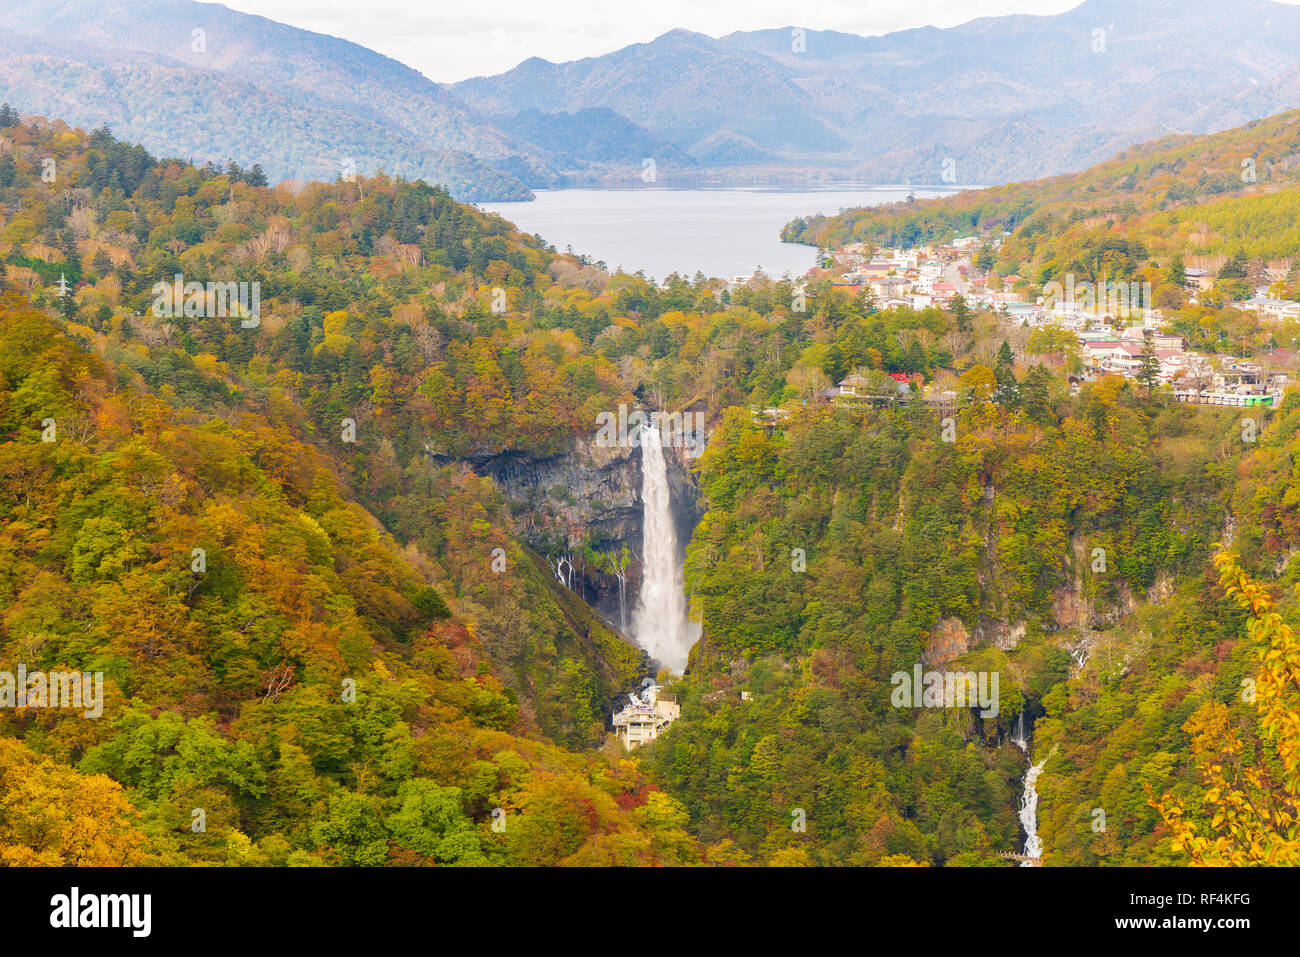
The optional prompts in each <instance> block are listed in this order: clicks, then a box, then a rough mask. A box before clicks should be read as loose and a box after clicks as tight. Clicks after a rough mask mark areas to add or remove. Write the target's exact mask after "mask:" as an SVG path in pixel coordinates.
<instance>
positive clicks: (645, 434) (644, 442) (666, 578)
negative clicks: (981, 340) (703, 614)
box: [632, 426, 694, 674]
mask: <svg viewBox="0 0 1300 957" xmlns="http://www.w3.org/2000/svg"><path fill="white" fill-rule="evenodd" d="M640 444H641V502H642V508H643V510H644V523H643V526H642V548H643V549H644V552H645V569H644V572H643V575H642V579H641V593H640V595H639V596H638V598H637V603H636V610H635V612H634V613H633V616H632V628H633V634H634V635H635V636H636V640H637V641H638V642H639V643H640V644H641V647H643V648H645V650H646V651H648V652H649V653H650V654H651V655H652V656H653V657H654V658H657V659H658V660H659V661H660V662H661V663H662V664H663V665H664V666H665V667H667V668H669V669H671V670H672V671H675V672H677V673H678V674H681V673H682V671H683V670H684V669H685V667H686V659H687V655H688V653H689V652H690V649H691V645H692V644H693V643H694V642H693V636H692V634H691V631H692V629H691V627H690V622H689V621H688V620H687V614H686V593H685V591H684V589H683V588H682V570H681V567H680V566H679V565H678V563H677V532H676V529H675V528H674V526H673V511H672V496H671V493H670V490H669V486H668V464H667V461H666V460H665V458H664V449H663V436H662V435H661V434H660V430H659V428H658V427H657V426H652V427H650V428H645V429H642V430H641V432H640Z"/></svg>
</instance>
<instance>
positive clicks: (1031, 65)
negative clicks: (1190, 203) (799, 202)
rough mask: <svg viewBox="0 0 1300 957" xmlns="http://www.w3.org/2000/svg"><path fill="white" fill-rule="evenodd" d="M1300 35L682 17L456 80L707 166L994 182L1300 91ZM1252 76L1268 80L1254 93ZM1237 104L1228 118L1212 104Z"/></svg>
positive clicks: (1208, 14)
mask: <svg viewBox="0 0 1300 957" xmlns="http://www.w3.org/2000/svg"><path fill="white" fill-rule="evenodd" d="M1297 50H1300V8H1297V7H1295V6H1290V5H1286V4H1280V3H1273V2H1268V0H1245V2H1243V3H1231V4H1229V3H1222V2H1217V0H1188V2H1172V0H1126V2H1117V0H1088V2H1086V3H1083V4H1081V5H1080V6H1079V7H1076V8H1075V9H1073V10H1070V11H1068V12H1066V13H1063V14H1059V15H1055V16H1027V15H1014V16H1003V17H990V18H982V19H978V20H972V21H970V22H969V23H966V24H962V25H960V26H957V27H952V28H949V29H937V28H934V27H923V28H918V29H913V30H904V31H900V32H897V33H890V34H886V35H884V36H874V37H863V36H857V35H854V34H846V33H838V32H834V31H816V30H807V31H803V30H799V29H797V28H795V27H785V28H781V29H773V30H760V31H753V32H739V33H733V34H729V35H727V36H724V37H721V38H720V39H713V38H711V37H708V36H704V35H702V34H697V33H690V32H688V31H685V30H674V31H672V32H670V33H667V34H664V35H663V36H661V37H659V38H657V39H655V40H654V41H652V42H650V43H643V44H634V45H632V46H629V47H626V48H624V49H622V50H619V51H616V52H614V53H611V54H608V55H606V56H601V57H594V58H588V59H583V60H576V61H572V62H569V63H560V64H554V63H549V62H547V61H545V60H540V59H537V58H533V59H531V60H527V61H525V62H524V63H521V64H520V65H519V66H518V67H516V68H515V69H514V70H511V71H508V72H506V73H503V74H501V75H498V76H493V77H478V78H474V79H470V80H466V81H463V82H461V83H457V84H454V85H452V87H451V89H452V90H453V91H454V92H455V93H456V94H457V95H458V96H459V97H460V98H461V99H462V100H463V101H464V102H466V103H467V104H468V105H469V106H470V107H472V108H477V109H478V110H480V111H482V112H485V113H507V112H512V111H518V110H525V109H537V110H541V111H552V112H554V111H560V110H570V111H572V110H579V109H590V108H599V107H607V108H609V109H612V110H614V111H615V112H617V113H619V114H621V115H623V116H624V117H626V118H628V119H630V120H631V121H633V122H635V123H637V124H639V125H642V126H644V127H645V128H646V129H647V130H648V131H650V132H651V133H653V134H656V135H659V136H662V137H663V138H664V139H666V140H668V141H669V142H671V143H673V144H674V145H675V146H676V147H678V148H679V149H681V150H683V151H684V152H686V153H688V154H690V155H691V156H693V157H695V158H696V159H697V160H698V161H699V162H701V163H704V164H710V163H717V164H720V165H726V164H728V163H766V164H774V163H775V164H784V165H787V166H790V167H799V166H807V165H817V166H821V167H823V168H829V169H834V170H837V171H839V172H841V173H842V174H844V175H847V176H852V177H854V178H859V179H863V180H868V181H875V182H898V181H903V182H916V183H940V182H957V183H997V182H1006V181H1009V180H1014V179H1021V178H1029V177H1036V176H1043V175H1051V174H1054V173H1060V172H1066V171H1070V170H1074V169H1079V168H1082V167H1085V166H1087V165H1089V164H1091V163H1095V162H1098V161H1100V160H1102V159H1105V158H1107V157H1109V156H1111V155H1113V154H1114V153H1116V152H1118V151H1119V150H1121V149H1124V148H1125V147H1127V146H1130V145H1132V144H1134V143H1138V142H1142V141H1144V140H1147V139H1151V138H1152V137H1155V136H1159V135H1162V134H1164V133H1168V132H1174V131H1188V132H1216V131H1217V130H1220V129H1225V128H1227V127H1229V126H1232V125H1234V124H1237V123H1241V122H1246V121H1249V120H1251V119H1258V118H1260V117H1262V116H1265V115H1268V114H1270V113H1275V112H1278V111H1279V110H1281V109H1287V108H1290V107H1295V106H1300V97H1297V96H1293V95H1292V90H1293V89H1295V87H1296V84H1295V83H1294V81H1292V83H1291V84H1290V85H1287V84H1286V83H1285V82H1284V81H1283V79H1282V78H1284V77H1285V76H1287V75H1288V74H1289V73H1290V72H1291V71H1293V70H1295V68H1296V67H1297V66H1298V65H1300V57H1298V56H1297V54H1296V52H1295V51H1297ZM1275 82H1279V83H1282V85H1281V86H1280V87H1279V86H1274V85H1273V84H1274V83H1275ZM1257 88H1265V89H1268V90H1269V91H1270V92H1271V95H1263V94H1259V95H1251V93H1250V91H1253V90H1255V89H1257ZM1297 92H1300V90H1298V91H1297ZM1228 102H1231V103H1232V104H1233V109H1232V111H1231V116H1230V117H1229V116H1224V117H1217V116H1215V115H1214V114H1213V113H1211V112H1207V111H1206V107H1207V105H1208V104H1211V103H1228Z"/></svg>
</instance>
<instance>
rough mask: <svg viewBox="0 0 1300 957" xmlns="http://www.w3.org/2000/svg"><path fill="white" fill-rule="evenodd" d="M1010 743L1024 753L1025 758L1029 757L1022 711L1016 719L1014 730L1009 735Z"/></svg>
mask: <svg viewBox="0 0 1300 957" xmlns="http://www.w3.org/2000/svg"><path fill="white" fill-rule="evenodd" d="M1011 743H1012V744H1014V745H1015V746H1016V747H1017V748H1019V749H1020V750H1021V751H1023V752H1025V757H1028V756H1029V740H1028V739H1027V738H1026V737H1025V713H1024V712H1023V711H1022V712H1020V715H1019V716H1018V717H1017V718H1016V730H1015V731H1013V732H1012V734H1011Z"/></svg>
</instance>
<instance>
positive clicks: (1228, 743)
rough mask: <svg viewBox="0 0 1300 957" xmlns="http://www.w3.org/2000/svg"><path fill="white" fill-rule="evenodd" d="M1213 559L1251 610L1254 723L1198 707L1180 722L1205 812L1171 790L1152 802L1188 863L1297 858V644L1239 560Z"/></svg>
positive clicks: (1227, 585)
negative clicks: (1201, 785) (1248, 726)
mask: <svg viewBox="0 0 1300 957" xmlns="http://www.w3.org/2000/svg"><path fill="white" fill-rule="evenodd" d="M1214 563H1215V566H1216V567H1217V568H1218V569H1219V582H1220V584H1221V585H1222V586H1223V588H1224V589H1225V590H1226V591H1227V593H1228V595H1230V596H1231V597H1232V598H1234V599H1235V600H1236V601H1237V602H1238V603H1239V604H1240V605H1241V606H1242V607H1243V608H1245V609H1246V610H1247V611H1249V612H1250V624H1249V627H1248V634H1249V636H1250V640H1251V642H1252V644H1253V645H1254V646H1255V651H1256V654H1257V656H1258V658H1259V670H1258V673H1257V674H1256V676H1255V679H1254V703H1255V707H1256V709H1257V712H1258V725H1257V727H1256V729H1254V731H1249V730H1243V729H1242V728H1240V727H1238V726H1237V725H1236V724H1234V723H1233V722H1232V721H1231V713H1230V712H1229V710H1228V708H1227V707H1225V706H1224V705H1223V704H1220V703H1219V702H1217V701H1210V702H1207V703H1206V704H1204V705H1202V706H1201V707H1200V708H1198V709H1197V710H1196V712H1195V713H1194V714H1193V715H1192V716H1191V718H1189V719H1188V721H1187V723H1186V724H1185V725H1184V726H1183V730H1185V731H1186V732H1187V733H1188V734H1190V735H1191V736H1192V754H1193V757H1194V758H1195V759H1196V762H1197V765H1198V767H1199V769H1200V772H1201V777H1202V779H1203V780H1204V782H1205V793H1204V795H1203V798H1202V802H1201V804H1202V808H1203V811H1202V813H1201V814H1198V815H1191V814H1189V813H1188V811H1187V809H1186V808H1185V807H1184V805H1183V803H1182V802H1181V801H1178V800H1176V799H1174V798H1172V797H1170V796H1169V795H1168V794H1166V795H1165V796H1164V797H1163V798H1161V799H1158V800H1152V802H1151V805H1152V807H1154V808H1155V809H1156V810H1157V811H1158V812H1159V813H1160V816H1161V817H1162V818H1163V819H1164V822H1165V826H1166V827H1168V828H1169V830H1170V833H1171V834H1172V835H1173V843H1172V846H1173V849H1174V850H1175V851H1183V852H1186V853H1187V854H1188V855H1189V856H1190V857H1191V859H1192V863H1193V864H1197V865H1207V866H1225V865H1226V866H1242V865H1253V864H1300V823H1298V822H1300V640H1298V639H1297V638H1296V636H1295V634H1294V633H1293V632H1292V630H1291V627H1290V626H1289V625H1287V624H1286V623H1285V622H1284V621H1283V620H1282V616H1281V615H1280V614H1279V613H1278V612H1277V611H1276V609H1275V604H1276V603H1275V602H1274V600H1273V598H1272V596H1270V595H1269V593H1268V591H1267V589H1266V587H1265V586H1264V585H1263V584H1262V583H1261V582H1258V581H1256V580H1254V579H1253V578H1251V577H1250V575H1249V574H1247V573H1246V572H1245V571H1244V570H1243V569H1242V567H1241V565H1240V564H1239V563H1238V561H1237V558H1236V556H1234V555H1230V554H1229V553H1227V552H1226V551H1221V552H1219V554H1217V555H1216V556H1215V558H1214ZM1248 690H1249V685H1248V686H1247V691H1248ZM1244 693H1245V692H1244ZM1246 700H1247V701H1249V700H1250V696H1249V694H1247V696H1246ZM1205 813H1208V814H1210V818H1209V820H1208V821H1206V820H1205V819H1204V814H1205Z"/></svg>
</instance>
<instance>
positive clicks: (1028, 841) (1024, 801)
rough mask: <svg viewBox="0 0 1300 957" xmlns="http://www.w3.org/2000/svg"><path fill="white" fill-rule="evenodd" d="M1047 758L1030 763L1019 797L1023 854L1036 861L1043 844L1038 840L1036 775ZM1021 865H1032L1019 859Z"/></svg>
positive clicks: (1040, 854) (1041, 853) (1041, 852)
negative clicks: (1022, 794)
mask: <svg viewBox="0 0 1300 957" xmlns="http://www.w3.org/2000/svg"><path fill="white" fill-rule="evenodd" d="M1046 763H1047V759H1046V758H1043V760H1041V761H1039V762H1038V763H1037V764H1031V765H1030V766H1029V770H1028V771H1027V772H1026V773H1025V795H1024V797H1022V798H1021V799H1020V826H1021V827H1023V828H1024V829H1025V850H1024V852H1023V853H1024V856H1025V857H1028V858H1031V859H1032V860H1034V861H1037V860H1038V859H1039V858H1040V857H1042V856H1043V846H1042V844H1041V843H1040V842H1039V840H1038V786H1037V785H1038V775H1039V772H1041V771H1042V770H1043V765H1044V764H1046ZM1020 866H1021V867H1033V866H1034V865H1033V864H1031V863H1030V862H1029V861H1021V862H1020Z"/></svg>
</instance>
